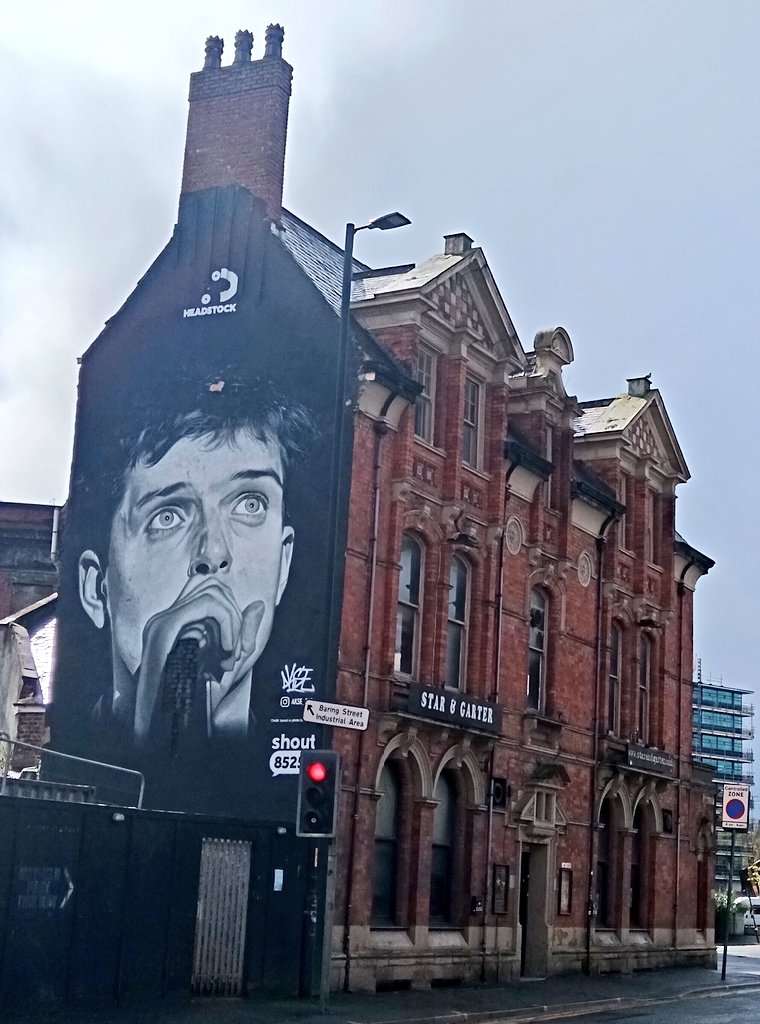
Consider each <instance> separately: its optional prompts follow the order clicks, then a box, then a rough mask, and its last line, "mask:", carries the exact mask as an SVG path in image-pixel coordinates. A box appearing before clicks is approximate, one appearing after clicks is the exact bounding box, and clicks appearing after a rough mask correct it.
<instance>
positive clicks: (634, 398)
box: [93, 27, 715, 989]
mask: <svg viewBox="0 0 760 1024" xmlns="http://www.w3.org/2000/svg"><path fill="white" fill-rule="evenodd" d="M251 42H252V41H251V37H250V35H249V34H248V33H238V36H237V38H236V44H235V59H234V62H233V63H232V64H231V65H228V66H226V67H222V66H221V54H222V44H221V40H219V39H218V38H216V37H212V38H211V39H209V40H208V42H207V49H206V65H205V67H204V69H203V71H201V72H198V73H196V74H195V75H193V78H192V82H191V89H190V116H189V121H188V136H187V148H186V153H185V167H184V175H183V193H184V195H185V197H187V196H188V195H189V196H192V195H193V194H194V193H195V192H197V191H198V190H203V189H213V188H218V187H227V186H230V185H242V186H244V187H245V188H247V189H249V190H250V191H251V192H253V193H254V194H255V195H257V196H259V197H260V198H261V199H263V200H264V201H265V204H266V211H267V215H268V218H269V221H270V222H271V223H270V227H271V234H272V235H274V236H276V238H277V239H278V241H279V242H280V243H282V246H283V247H284V248H285V250H287V253H288V254H289V256H290V257H291V258H292V260H294V261H295V263H296V264H297V265H298V266H299V267H300V269H301V270H302V271H304V272H305V274H306V275H307V277H308V278H309V279H310V281H311V283H312V284H313V285H314V286H315V287H316V289H317V290H318V292H319V293H320V295H321V299H320V301H324V302H326V303H327V307H329V308H331V309H332V310H333V311H337V309H338V307H339V292H340V282H341V267H342V261H343V254H342V252H341V251H340V249H339V248H338V247H337V246H335V245H333V244H332V243H331V242H329V241H328V240H327V239H325V238H324V237H323V236H322V235H320V234H319V233H318V232H317V231H315V230H314V229H313V228H311V227H310V226H309V225H308V224H306V223H304V222H303V221H302V220H300V219H299V218H297V217H295V216H294V215H292V214H291V213H289V212H288V211H287V210H285V209H283V208H282V205H281V200H282V170H283V166H284V154H285V142H286V132H287V115H288V100H289V95H290V78H291V69H290V67H289V65H288V64H286V63H285V62H284V61H283V59H282V56H281V44H282V31H281V30H280V29H278V28H276V27H270V28H269V29H268V30H267V39H266V53H265V55H264V57H263V58H261V59H260V60H253V61H252V60H251V59H250V58H251ZM199 209H200V206H199ZM199 216H200V215H199ZM180 236H182V232H180ZM273 265H275V266H276V264H273ZM227 266H231V264H227ZM265 269H267V268H265ZM217 276H218V275H217ZM264 277H266V274H264ZM204 301H205V300H204ZM215 308H217V307H210V309H211V311H212V312H213V311H214V309H215ZM218 308H221V307H218ZM207 311H208V310H207ZM352 313H353V317H354V326H353V335H352V336H353V341H354V342H355V344H356V346H358V349H359V350H361V352H362V353H363V358H361V359H360V362H361V366H360V371H359V391H358V401H357V402H356V403H355V410H354V422H353V451H352V458H351V467H350V473H351V475H350V503H349V515H348V533H347V544H346V550H345V562H344V567H345V574H344V580H343V605H342V621H341V625H340V631H339V643H338V653H337V677H336V679H335V680H334V681H333V680H328V682H329V683H330V685H331V686H334V694H333V695H334V696H335V697H337V699H339V700H340V701H342V702H345V703H350V704H355V705H363V706H368V707H369V708H370V712H371V714H370V725H369V728H368V730H367V731H366V732H361V733H356V732H349V731H348V730H340V729H336V730H335V731H334V734H333V743H334V745H335V747H336V748H337V749H338V750H339V751H340V752H341V754H342V793H341V814H340V824H339V834H338V838H337V842H336V853H337V860H336V868H335V894H336V895H335V901H334V908H333V922H332V956H331V968H332V970H331V978H332V984H333V985H334V986H338V987H339V986H344V987H347V988H351V989H361V988H365V989H374V988H378V987H380V988H381V987H388V986H394V987H419V986H427V985H431V984H446V983H456V982H458V981H468V980H476V979H478V978H484V979H497V978H498V979H500V980H506V979H510V978H517V977H519V976H521V975H524V976H535V975H544V974H546V973H556V972H561V971H567V970H579V969H585V970H588V971H590V972H600V971H610V970H625V971H630V970H633V969H637V968H643V967H653V966H660V965H666V964H676V963H700V964H711V963H713V962H714V956H715V949H714V945H713V931H712V920H711V918H710V915H709V914H708V908H709V906H710V902H709V898H710V893H709V880H710V879H711V877H712V867H713V843H714V837H713V819H712V806H713V788H712V783H711V780H710V777H709V773H708V772H706V771H705V770H704V769H703V768H699V767H698V766H696V765H695V764H694V762H693V761H692V752H691V729H692V726H691V666H692V624H693V617H692V613H693V594H694V588H695V586H696V583H697V581H698V579H699V578H700V576H702V575H703V574H704V573H706V572H707V571H708V570H709V568H710V566H711V565H712V562H711V560H710V559H709V558H707V557H706V556H705V555H703V554H701V553H700V552H699V551H698V550H696V549H695V548H693V547H691V546H690V545H689V544H688V543H686V542H685V541H684V540H683V539H682V538H681V537H680V536H678V535H677V534H676V532H675V495H676V488H677V487H678V485H679V484H681V483H683V482H685V481H686V480H687V479H688V476H689V474H688V469H687V466H686V463H685V460H684V457H683V454H682V452H681V449H680V447H679V444H678V441H677V439H676V435H675V433H674V430H673V427H672V425H671V423H670V420H669V418H668V415H667V412H666V410H665V405H664V402H663V399H662V396H661V395H660V393H659V391H658V390H657V389H656V388H653V387H652V385H651V382H650V379H649V377H633V378H631V379H629V380H628V384H627V388H625V389H622V391H621V393H619V394H616V395H615V396H614V397H611V398H604V399H600V400H595V401H585V402H579V401H578V399H577V398H575V397H574V396H571V395H569V394H568V393H567V391H566V389H565V385H564V382H563V368H564V367H565V366H567V365H568V364H569V363H570V362H572V361H573V359H574V351H573V345H572V343H571V340H570V338H569V336H568V334H567V332H566V331H565V330H564V329H563V328H561V327H558V328H556V329H553V330H548V331H541V332H539V333H538V334H537V335H536V337H535V340H534V342H533V346H532V348H527V347H526V346H524V345H523V343H522V341H521V340H520V338H519V337H518V336H517V333H516V331H515V328H514V325H513V323H512V321H511V319H510V316H509V313H508V311H507V309H506V307H505V304H504V302H503V300H502V298H501V295H500V293H499V289H498V286H497V284H496V282H495V280H494V278H493V275H492V274H491V271H490V269H489V266H488V263H487V260H486V257H485V255H484V253H483V250H482V249H480V248H479V247H477V246H475V245H474V243H473V241H472V239H470V238H469V236H467V235H466V234H464V233H456V234H449V235H447V236H446V237H445V240H444V245H443V252H440V253H437V254H434V255H433V256H431V257H430V258H429V259H427V260H425V261H423V262H421V263H417V264H409V265H405V266H401V267H392V268H379V269H371V268H369V267H367V266H365V265H363V264H360V263H358V262H357V261H355V262H354V281H353V291H352ZM335 335H336V343H337V319H336V321H335ZM631 360H632V356H629V357H626V359H625V361H628V362H630V361H631ZM623 372H624V370H623V367H621V376H622V373H623ZM415 381H416V382H417V387H416V388H415V385H414V382H415ZM415 391H417V392H418V394H416V397H415ZM209 564H210V563H209ZM209 564H207V565H205V569H204V571H205V572H210V571H211V569H210V568H209ZM220 564H221V565H223V566H227V562H226V560H225V561H222V562H221V563H220ZM215 569H216V566H214V571H215ZM93 603H96V602H93ZM278 721H279V719H278ZM273 749H274V748H273Z"/></svg>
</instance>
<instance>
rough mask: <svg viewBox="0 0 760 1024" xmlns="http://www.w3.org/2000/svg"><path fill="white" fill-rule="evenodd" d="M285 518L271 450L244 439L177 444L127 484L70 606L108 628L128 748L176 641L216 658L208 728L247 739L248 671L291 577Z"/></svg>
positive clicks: (141, 465)
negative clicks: (130, 729)
mask: <svg viewBox="0 0 760 1024" xmlns="http://www.w3.org/2000/svg"><path fill="white" fill-rule="evenodd" d="M283 513H284V509H283V464H282V456H281V453H280V449H279V446H278V445H277V444H276V442H274V441H263V440H260V439H259V438H257V437H255V436H254V435H253V434H251V433H249V432H248V431H238V432H237V433H236V434H235V435H234V438H233V439H231V440H230V441H220V440H218V439H216V438H214V437H212V436H205V437H200V438H182V439H180V440H179V441H177V442H176V444H174V445H173V447H172V448H170V449H169V451H168V452H167V453H166V454H165V455H164V456H163V458H161V459H160V460H159V461H157V462H156V463H155V464H154V465H149V464H148V463H147V462H145V461H141V462H138V463H137V465H136V466H135V467H134V468H133V469H132V470H130V471H129V472H128V474H127V478H126V487H125V491H124V494H123V497H122V499H121V501H120V503H119V505H118V507H117V509H116V512H115V514H114V517H113V522H112V526H111V540H110V548H109V551H108V560H107V563H106V565H105V568H104V567H103V564H102V563H101V560H100V559H99V558H98V556H97V555H96V554H95V553H94V552H92V551H86V552H84V553H83V555H82V556H81V558H80V597H81V601H82V605H83V607H84V609H85V611H86V612H87V613H88V615H89V616H90V618H91V619H92V621H93V622H94V623H95V625H96V626H98V627H99V628H103V626H104V625H105V623H106V622H109V623H110V628H111V642H112V654H113V662H114V703H113V710H114V713H115V714H116V715H117V716H119V717H122V718H125V719H127V720H131V719H132V714H133V712H134V729H135V735H136V737H137V738H138V740H139V739H140V738H143V739H144V738H145V737H146V736H147V733H148V730H149V728H150V726H151V720H152V717H153V714H154V712H155V708H156V705H157V700H158V695H159V690H160V685H161V678H162V674H163V670H164V667H165V664H166V659H167V657H168V655H169V653H170V651H171V650H172V648H173V647H174V645H175V643H176V642H177V640H179V639H193V640H197V641H198V645H199V648H200V649H201V650H203V651H205V652H206V653H207V654H208V652H210V651H216V652H217V653H216V656H215V658H213V657H212V658H211V659H210V662H209V663H210V664H212V665H214V664H215V665H217V666H218V668H217V669H216V670H215V671H213V672H211V673H210V674H208V678H207V680H206V685H207V699H208V707H209V711H210V715H211V720H212V721H213V723H214V726H215V728H218V729H219V731H220V732H225V731H227V732H240V731H244V730H245V729H246V728H247V720H248V707H249V698H250V670H251V668H252V667H253V665H254V664H255V662H256V661H257V659H258V657H259V656H260V654H261V652H262V650H263V649H264V647H265V646H266V643H267V641H268V639H269V635H270V633H271V629H272V623H273V619H274V613H275V609H276V606H277V605H278V603H279V601H280V598H281V597H282V594H283V591H284V589H285V585H286V583H287V580H288V573H289V570H290V561H291V556H292V549H293V530H292V529H291V528H290V527H289V526H286V525H285V524H284V522H283Z"/></svg>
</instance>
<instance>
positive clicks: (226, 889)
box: [192, 838, 251, 996]
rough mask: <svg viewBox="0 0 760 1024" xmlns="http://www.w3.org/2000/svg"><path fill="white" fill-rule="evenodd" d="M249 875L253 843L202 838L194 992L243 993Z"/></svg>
mask: <svg viewBox="0 0 760 1024" xmlns="http://www.w3.org/2000/svg"><path fill="white" fill-rule="evenodd" d="M250 877H251V844H250V843H249V842H245V841H244V840H238V839H207V838H204V840H203V846H202V848H201V870H200V881H199V885H198V912H197V915H196V919H195V949H194V953H193V975H192V988H193V992H195V993H196V995H212V996H239V995H241V994H242V989H243V954H244V952H245V931H246V919H247V915H248V885H249V880H250Z"/></svg>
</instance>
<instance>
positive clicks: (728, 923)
mask: <svg viewBox="0 0 760 1024" xmlns="http://www.w3.org/2000/svg"><path fill="white" fill-rule="evenodd" d="M735 850H736V830H733V831H732V832H731V856H730V858H729V861H728V889H727V890H726V931H725V934H724V936H723V969H722V970H721V972H720V980H721V981H725V980H726V957H727V956H728V929H729V928H730V927H731V907H732V906H733V900H732V899H731V886H732V885H733V882H734V851H735Z"/></svg>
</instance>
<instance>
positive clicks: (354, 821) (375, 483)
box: [343, 394, 396, 992]
mask: <svg viewBox="0 0 760 1024" xmlns="http://www.w3.org/2000/svg"><path fill="white" fill-rule="evenodd" d="M395 397H396V396H395V395H393V394H392V395H390V396H389V398H388V399H387V400H386V402H385V404H384V406H383V408H382V411H381V416H382V417H383V418H382V419H380V420H378V421H376V422H375V424H374V430H375V465H374V469H373V477H372V487H373V503H374V510H373V514H372V536H371V538H370V557H369V599H368V602H367V633H366V638H365V643H364V673H363V686H362V707H365V708H366V707H367V701H368V700H369V674H370V651H371V648H372V627H373V624H374V619H375V580H376V578H377V530H378V524H379V521H380V469H381V466H382V461H381V458H380V454H381V449H382V442H383V438H384V437H385V435H386V434H387V433H388V423H387V421H386V420H385V413H386V412H387V411H388V408H389V407H390V404H391V402H392V401H393V399H394V398H395ZM365 736H366V731H362V732H360V733H359V742H358V743H357V745H356V762H355V764H354V798H353V807H352V811H351V834H350V840H349V846H348V864H347V866H346V880H347V886H348V888H347V892H346V912H345V917H344V921H343V956H344V963H345V967H344V972H343V990H344V991H345V992H350V991H351V911H352V909H353V902H354V860H355V856H356V834H357V832H358V828H359V789H360V774H361V766H362V761H363V759H364V737H365Z"/></svg>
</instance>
